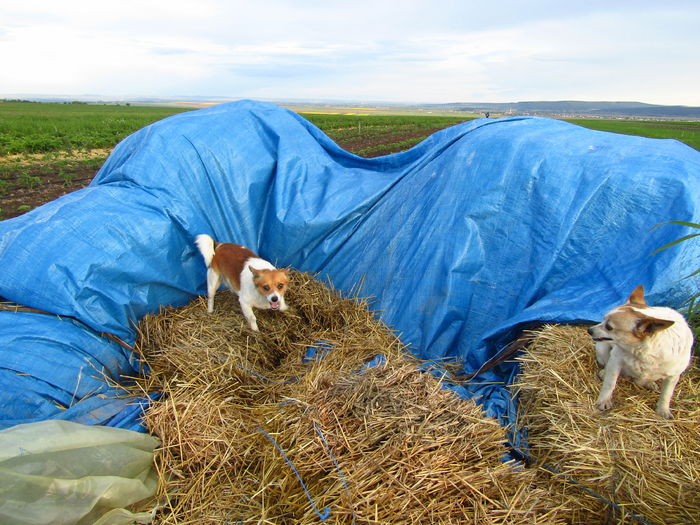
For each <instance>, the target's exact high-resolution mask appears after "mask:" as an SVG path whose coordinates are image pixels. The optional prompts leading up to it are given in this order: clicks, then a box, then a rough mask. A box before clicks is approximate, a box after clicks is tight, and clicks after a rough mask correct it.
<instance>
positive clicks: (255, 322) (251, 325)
mask: <svg viewBox="0 0 700 525" xmlns="http://www.w3.org/2000/svg"><path fill="white" fill-rule="evenodd" d="M250 329H251V330H252V331H253V332H259V331H260V330H258V323H257V321H253V322H252V323H250Z"/></svg>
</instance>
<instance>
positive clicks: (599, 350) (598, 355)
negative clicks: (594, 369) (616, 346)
mask: <svg viewBox="0 0 700 525" xmlns="http://www.w3.org/2000/svg"><path fill="white" fill-rule="evenodd" d="M611 349H612V345H611V344H610V343H608V342H602V341H599V342H597V343H596V344H595V359H596V361H598V366H599V367H601V368H605V365H606V364H607V362H608V360H609V359H610V350H611ZM601 379H602V376H601Z"/></svg>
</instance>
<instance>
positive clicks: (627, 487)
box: [513, 326, 700, 524]
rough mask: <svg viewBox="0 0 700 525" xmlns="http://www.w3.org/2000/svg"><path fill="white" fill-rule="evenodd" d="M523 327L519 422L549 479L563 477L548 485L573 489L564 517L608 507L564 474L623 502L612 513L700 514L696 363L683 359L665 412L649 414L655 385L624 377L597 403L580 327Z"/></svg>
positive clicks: (667, 520)
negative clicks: (572, 505) (603, 408)
mask: <svg viewBox="0 0 700 525" xmlns="http://www.w3.org/2000/svg"><path fill="white" fill-rule="evenodd" d="M530 336H531V337H532V342H531V344H530V345H529V347H528V350H527V352H526V353H524V354H523V355H522V356H520V357H519V358H518V360H519V361H520V366H521V371H520V375H519V378H518V380H517V382H516V384H514V385H513V388H514V389H515V391H516V392H517V395H518V396H519V417H520V422H519V425H520V426H521V427H522V428H526V429H527V432H528V441H529V445H530V454H531V455H532V456H534V457H535V458H536V459H537V460H538V461H539V462H540V464H541V465H545V464H546V465H547V466H548V467H551V468H553V469H554V470H556V471H557V472H558V474H556V475H554V478H553V483H555V484H559V483H561V486H560V488H559V489H556V488H555V489H554V490H557V491H559V492H560V494H562V495H564V496H565V497H567V498H571V497H578V498H579V499H580V507H579V508H578V510H577V509H574V512H573V513H572V515H571V517H570V518H569V519H570V520H571V521H572V522H573V523H601V522H602V521H603V520H605V519H608V518H609V517H610V514H612V513H613V510H612V509H611V507H609V506H608V505H606V504H604V503H602V502H601V501H600V500H599V499H597V498H596V497H594V496H592V495H590V494H589V493H587V492H586V491H584V490H581V487H578V486H576V485H572V484H571V483H567V482H566V481H565V479H566V477H567V476H568V477H569V478H572V479H573V480H575V481H577V482H579V483H582V484H583V485H585V486H587V487H589V488H590V489H592V490H594V491H595V492H596V493H598V494H599V495H602V496H603V497H605V498H607V499H609V500H611V501H613V502H615V503H617V504H618V505H620V506H621V507H622V508H623V509H624V510H623V511H622V512H620V511H617V512H615V516H614V517H615V519H616V520H619V521H618V522H620V523H622V522H624V523H638V521H637V520H635V519H633V518H631V517H630V516H629V515H626V513H631V514H634V515H635V516H638V517H640V518H642V519H645V520H648V521H650V522H652V523H664V524H671V523H684V524H687V523H698V522H700V491H699V490H698V480H700V434H698V428H700V371H699V370H698V367H697V366H696V365H691V368H690V369H689V370H688V371H687V372H686V373H685V374H684V375H683V376H682V377H681V380H680V382H679V384H678V386H677V388H676V392H675V395H674V397H673V400H672V403H671V409H672V412H673V419H672V420H664V419H661V418H659V417H658V416H657V415H656V414H655V412H654V407H655V404H656V400H657V398H658V393H656V392H651V391H649V390H646V389H643V388H640V387H638V386H636V385H634V384H633V383H632V382H631V381H628V380H626V379H624V378H621V379H620V380H619V381H618V384H617V387H616V389H615V393H614V402H615V405H614V406H613V408H612V409H611V410H610V411H609V412H606V413H600V412H599V411H597V410H596V408H595V406H594V402H595V400H596V398H597V396H598V392H599V389H600V384H601V382H600V380H599V379H598V377H597V371H598V365H597V363H596V361H595V350H594V347H593V343H592V341H591V339H590V336H589V335H588V333H587V332H586V329H585V327H581V326H546V327H544V328H542V329H541V330H538V331H535V332H532V333H531V334H530ZM547 479H552V478H551V474H550V473H549V472H547V473H545V474H544V475H543V480H547ZM545 482H546V481H545Z"/></svg>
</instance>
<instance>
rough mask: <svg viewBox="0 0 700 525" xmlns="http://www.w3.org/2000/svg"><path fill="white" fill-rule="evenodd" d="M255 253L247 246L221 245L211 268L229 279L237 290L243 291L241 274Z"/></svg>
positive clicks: (217, 249)
mask: <svg viewBox="0 0 700 525" xmlns="http://www.w3.org/2000/svg"><path fill="white" fill-rule="evenodd" d="M251 257H257V255H256V254H255V253H253V252H252V251H250V250H249V249H248V248H246V247H245V246H241V245H240V244H233V243H221V244H219V245H218V246H217V247H216V251H215V252H214V258H213V259H212V262H211V267H212V268H213V269H214V271H216V272H219V273H220V274H222V275H224V277H226V279H228V280H229V281H230V282H231V284H232V285H233V286H234V288H235V289H236V290H240V289H241V272H242V271H243V266H245V262H246V261H247V260H248V259H250V258H251Z"/></svg>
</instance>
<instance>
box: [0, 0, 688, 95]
mask: <svg viewBox="0 0 700 525" xmlns="http://www.w3.org/2000/svg"><path fill="white" fill-rule="evenodd" d="M19 93H22V94H56V95H80V94H98V95H102V96H106V97H121V96H132V95H133V96H168V97H178V96H212V97H214V96H218V97H233V98H238V97H246V98H256V99H272V100H289V99H334V100H353V101H387V102H391V101H394V102H436V103H442V102H516V101H524V100H611V101H612V100H614V101H638V102H647V103H653V104H672V105H676V104H679V105H689V106H700V1H699V0H688V1H684V0H679V1H676V0H663V1H659V0H655V1H646V0H635V1H626V0H605V1H599V0H585V1H583V0H582V1H579V2H565V1H562V0H551V1H550V0H484V1H482V0H478V1H473V0H463V1H459V0H454V1H447V0H424V1H411V0H403V1H395V2H389V1H382V0H369V1H365V0H352V1H346V2H335V1H333V0H325V1H316V2H312V1H292V0H258V1H248V2H242V1H225V0H196V1H178V0H154V1H151V0H121V1H119V2H104V1H101V0H85V1H83V0H62V1H47V0H0V97H1V96H3V95H7V94H19Z"/></svg>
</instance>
